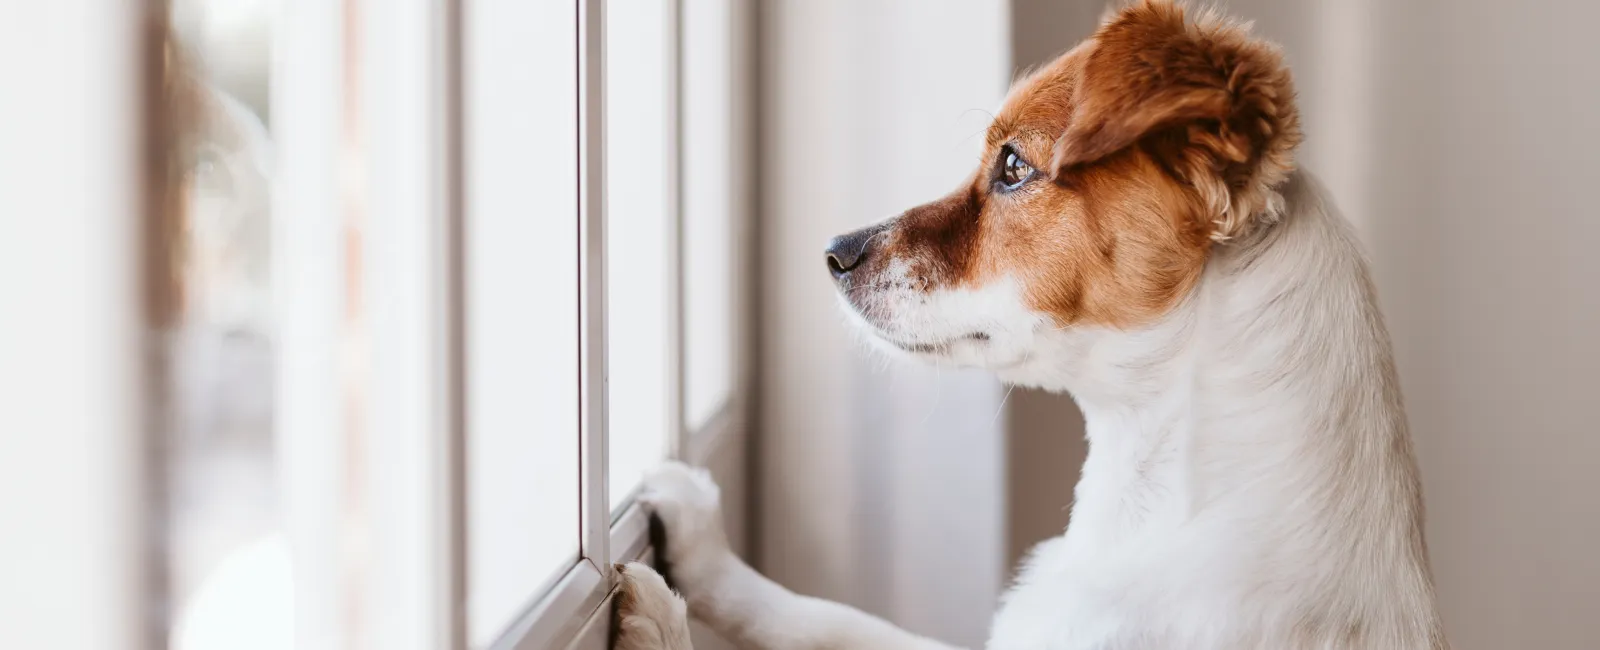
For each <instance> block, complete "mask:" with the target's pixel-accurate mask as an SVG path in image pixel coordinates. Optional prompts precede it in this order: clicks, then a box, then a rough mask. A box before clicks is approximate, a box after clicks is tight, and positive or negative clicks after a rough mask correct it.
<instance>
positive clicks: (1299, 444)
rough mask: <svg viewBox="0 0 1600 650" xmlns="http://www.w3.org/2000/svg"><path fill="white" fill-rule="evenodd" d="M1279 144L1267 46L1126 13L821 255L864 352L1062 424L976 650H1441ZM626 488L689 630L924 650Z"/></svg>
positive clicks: (685, 505) (1307, 203) (1408, 476)
mask: <svg viewBox="0 0 1600 650" xmlns="http://www.w3.org/2000/svg"><path fill="white" fill-rule="evenodd" d="M1299 141H1300V126H1299V119H1298V115H1297V112H1296V108H1295V103H1294V88H1293V86H1292V84H1291V81H1290V75H1289V71H1288V70H1287V68H1286V67H1285V64H1284V62H1283V59H1282V56H1281V55H1280V53H1279V51H1278V50H1277V49H1276V48H1275V47H1274V46H1272V45H1270V44H1268V43H1265V42H1263V41H1261V40H1258V39H1256V38H1254V37H1252V36H1251V35H1250V34H1249V32H1248V28H1247V27H1244V26H1241V25H1239V24H1236V23H1232V22H1229V21H1226V20H1224V19H1222V18H1220V17H1218V16H1216V15H1214V14H1210V13H1205V14H1203V15H1199V16H1185V12H1184V10H1183V9H1182V8H1181V7H1179V6H1177V5H1175V4H1173V3H1171V2H1169V1H1165V0H1148V1H1146V2H1142V3H1139V4H1136V5H1134V6H1131V7H1128V8H1125V9H1123V10H1121V11H1119V12H1117V13H1115V14H1114V15H1112V16H1110V17H1109V18H1108V20H1107V21H1106V22H1105V23H1104V24H1103V25H1102V26H1101V28H1100V29H1099V31H1098V32H1097V33H1096V34H1095V35H1094V36H1093V37H1092V38H1090V39H1089V40H1087V41H1085V42H1084V43H1083V44H1082V45H1080V46H1078V47H1077V48H1075V49H1073V50H1071V51H1070V52H1067V53H1066V54H1065V55H1063V56H1061V57H1060V58H1059V59H1057V60H1056V61H1054V62H1053V63H1051V64H1049V65H1048V66H1046V67H1044V68H1042V69H1040V70H1038V71H1036V72H1034V73H1033V74H1031V75H1030V76H1028V77H1027V78H1025V79H1023V80H1022V81H1020V82H1018V83H1017V84H1016V86H1015V87H1014V88H1013V89H1012V91H1011V93H1010V96H1009V97H1008V98H1007V100H1006V102H1005V105H1004V108H1003V109H1002V110H1001V111H1000V113H999V114H998V116H997V117H996V119H995V120H994V123H993V124H992V125H991V126H990V127H989V131H988V139H987V145H986V152H987V153H986V160H987V161H988V162H986V163H985V164H984V165H983V166H981V167H980V168H979V169H978V170H977V171H976V172H975V173H974V174H973V175H972V177H971V178H969V179H968V180H967V181H966V182H965V183H963V184H962V185H961V186H960V187H959V188H957V189H956V191H955V192H952V193H951V194H950V195H948V196H946V197H944V198H942V199H939V200H936V201H934V202H932V203H929V204H927V205H923V206H920V207H916V208H913V209H911V210H908V211H906V212H905V213H904V214H902V215H900V216H898V217H895V218H893V219H890V220H888V221H885V222H883V223H880V224H877V225H874V226H872V227H869V228H867V229H865V230H861V231H857V232H854V233H850V234H847V235H844V236H842V237H839V238H837V239H835V240H834V241H833V242H832V244H831V245H830V246H829V248H828V257H827V261H828V266H829V269H830V270H831V272H832V273H833V276H834V278H835V279H836V281H837V283H838V287H839V292H840V295H841V296H842V297H843V300H844V302H845V303H846V305H847V307H848V311H849V312H850V313H851V314H852V317H853V318H854V319H855V320H856V321H858V323H859V324H860V325H861V327H863V328H865V329H866V330H867V331H869V332H871V333H872V334H873V335H874V336H873V338H875V339H876V340H878V341H879V342H881V343H883V344H884V345H885V346H886V347H889V348H892V349H895V350H897V351H898V352H899V353H902V354H908V355H911V356H913V357H918V358H925V359H937V360H942V361H951V362H956V363H960V364H965V365H971V366H977V367H982V368H987V369H990V370H992V371H994V372H995V373H996V374H998V375H999V376H1000V378H1002V379H1004V380H1006V381H1008V382H1011V383H1015V384H1022V385H1026V386H1039V387H1043V388H1046V389H1051V390H1059V391H1067V392H1070V393H1071V394H1072V395H1073V397H1074V398H1075V399H1076V400H1077V402H1078V404H1079V406H1080V407H1081V408H1082V410H1083V413H1084V416H1085V418H1086V420H1087V423H1088V438H1089V442H1090V453H1089V457H1088V460H1087V462H1086V463H1085V464H1084V467H1083V477H1082V480H1081V481H1080V482H1079V484H1078V487H1077V492H1076V499H1075V500H1074V505H1073V508H1072V523H1071V526H1070V528H1069V529H1068V530H1067V531H1066V534H1065V535H1063V536H1061V537H1058V538H1055V539H1052V540H1049V541H1046V542H1044V543H1042V544H1040V545H1039V547H1038V548H1037V549H1035V550H1034V551H1033V553H1032V556H1031V558H1030V559H1029V560H1028V561H1027V563H1026V565H1025V566H1024V567H1023V568H1022V570H1021V574H1020V576H1019V577H1018V578H1017V581H1016V585H1015V586H1014V587H1013V588H1012V589H1011V590H1010V593H1009V594H1007V595H1006V597H1005V599H1004V604H1003V606H1002V607H1001V609H1000V611H999V613H998V615H997V616H996V618H995V619H994V624H993V628H992V633H991V638H990V641H989V647H990V648H994V649H997V650H998V649H1008V650H1009V649H1013V648H1015V649H1022V648H1028V649H1043V648H1059V649H1063V650H1066V649H1091V648H1092V649H1096V650H1124V649H1126V650H1134V649H1139V650H1147V649H1150V650H1153V649H1163V650H1165V649H1182V650H1210V649H1219V650H1220V649H1227V650H1243V649H1262V650H1290V649H1313V648H1315V649H1332V648H1339V649H1353V648H1363V649H1366V648H1371V649H1382V650H1389V649H1407V650H1410V649H1417V650H1422V649H1427V650H1434V649H1439V648H1445V647H1446V646H1447V644H1446V641H1445V639H1444V635H1443V631H1442V628H1441V625H1440V621H1439V617H1438V614H1437V611H1436V608H1435V602H1434V592H1433V585H1432V580H1431V577H1430V574H1429V569H1428V558H1427V550H1426V547H1425V545H1424V541H1423V532H1422V497H1421V493H1420V487H1419V481H1418V476H1417V468H1416V463H1415V461H1414V459H1413V456H1412V450H1411V440H1410V438H1409V434H1408V433H1407V430H1406V420H1405V414H1404V411H1403V409H1402V406H1401V400H1400V392H1399V384H1398V381H1397V379H1396V376H1395V369H1394V364H1393V360H1392V356H1391V352H1390V345H1389V338H1388V335H1387V333H1386V332H1385V329H1384V325H1383V321H1382V318H1381V317H1380V315H1379V313H1378V307H1377V303H1376V299H1375V296H1374V293H1373V288H1372V283H1371V281H1370V280H1369V279H1368V273H1367V268H1366V263H1365V261H1364V259H1363V256H1362V253H1361V251H1360V248H1359V246H1358V245H1357V242H1356V240H1355V237H1354V236H1353V235H1352V233H1351V231H1350V228H1349V226H1348V225H1347V223H1346V222H1345V221H1344V219H1343V218H1342V217H1340V216H1339V214H1338V212H1337V210H1336V209H1335V208H1334V206H1333V204H1332V202H1331V201H1330V200H1329V198H1328V196H1327V195H1326V193H1325V192H1324V191H1323V190H1322V188H1321V187H1319V186H1318V184H1317V183H1316V181H1315V180H1313V179H1312V178H1311V177H1310V176H1309V175H1307V174H1305V173H1304V172H1297V171H1295V169H1294V159H1293V156H1294V151H1295V147H1296V145H1297V144H1298V143H1299ZM648 486H649V493H648V494H647V496H646V497H645V499H646V501H647V502H648V503H650V504H651V505H652V506H653V507H654V508H655V510H656V513H657V514H658V515H659V516H660V517H661V519H662V521H663V523H664V525H665V528H666V533H667V543H666V545H665V548H664V554H665V559H666V560H667V561H668V562H669V563H670V567H671V572H672V576H673V578H674V579H675V581H676V585H677V587H678V588H679V589H681V591H682V593H683V596H684V598H686V599H687V605H688V606H687V609H688V611H689V612H690V613H692V614H693V615H694V616H695V617H697V618H700V619H702V620H704V621H705V622H706V623H707V624H708V625H709V626H710V627H711V628H713V629H715V630H716V631H718V632H719V633H720V634H722V635H723V636H725V637H726V638H727V639H729V640H731V641H733V642H735V643H736V644H737V645H740V646H741V647H748V648H766V649H770V650H799V649H802V648H816V649H837V650H852V649H855V648H861V649H869V648H871V649H882V650H895V649H900V648H907V649H909V648H942V647H944V646H942V645H941V644H939V643H937V642H935V641H932V640H928V639H925V638H921V637H917V636H915V635H912V634H910V633H907V632H904V631H902V630H899V629H897V628H895V627H894V626H892V625H890V624H888V623H886V622H884V621H881V620H878V619H876V618H873V617H871V616H868V615H866V614H864V613H861V612H859V611H857V610H854V609H851V608H848V607H845V606H843V605H839V604H836V603H831V602H826V601H822V600H817V599H813V598H808V597H805V596H800V595H796V594H794V593H791V592H790V591H788V590H786V589H784V588H783V587H781V586H779V585H777V584H775V583H773V582H771V581H769V580H767V579H766V578H764V577H762V576H761V575H760V574H758V573H756V572H755V571H754V570H752V569H751V568H750V567H748V566H746V565H745V564H743V563H742V562H741V561H740V560H739V559H738V558H737V557H735V556H734V555H733V554H732V553H731V552H729V550H728V547H727V544H726V542H725V540H724V537H723V534H722V531H721V528H720V523H719V522H720V513H719V510H718V503H717V490H716V487H715V486H714V485H713V484H712V483H711V482H710V481H709V480H708V479H707V478H706V477H705V476H704V475H703V474H700V473H697V472H695V471H694V470H690V469H688V468H686V467H683V466H681V465H670V466H668V467H666V468H664V469H662V470H661V471H659V472H658V473H657V474H656V475H655V476H654V477H652V478H651V479H649V481H648ZM623 590H624V591H623V598H622V599H621V602H620V611H621V614H620V616H621V618H620V625H621V628H620V631H621V635H620V637H619V644H620V647H624V648H630V649H645V648H648V649H652V650H654V649H670V650H687V649H688V648H689V641H688V635H687V633H686V632H685V630H686V627H685V622H684V620H683V611H684V608H683V605H682V603H680V602H679V601H678V600H677V598H676V597H675V596H673V594H672V592H671V591H669V590H668V589H667V588H666V586H665V583H663V582H662V581H661V580H660V578H659V577H658V576H656V575H655V574H654V573H653V572H651V571H650V570H649V569H648V568H647V567H643V566H642V565H637V564H635V565H629V566H628V567H626V568H625V569H624V570H623Z"/></svg>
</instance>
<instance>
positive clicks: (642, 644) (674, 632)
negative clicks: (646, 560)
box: [612, 562, 693, 650]
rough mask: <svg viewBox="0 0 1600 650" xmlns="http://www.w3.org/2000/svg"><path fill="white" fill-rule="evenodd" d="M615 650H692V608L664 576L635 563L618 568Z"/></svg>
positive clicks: (618, 566)
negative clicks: (690, 639)
mask: <svg viewBox="0 0 1600 650" xmlns="http://www.w3.org/2000/svg"><path fill="white" fill-rule="evenodd" d="M617 576H618V578H619V579H620V581H621V582H620V584H618V585H617V601H616V602H617V636H616V643H615V644H613V645H612V647H613V648H615V650H693V645H692V644H691V643H690V641H689V609H688V606H687V605H685V604H684V602H683V599H682V598H679V597H678V595H677V594H675V593H672V589H670V588H668V587H667V582H666V581H665V580H662V579H661V574H659V573H656V572H655V571H654V570H653V569H651V568H650V567H648V566H646V565H644V564H640V563H638V562H632V563H629V564H626V565H623V564H619V565H617Z"/></svg>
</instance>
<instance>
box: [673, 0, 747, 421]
mask: <svg viewBox="0 0 1600 650" xmlns="http://www.w3.org/2000/svg"><path fill="white" fill-rule="evenodd" d="M729 9H730V6H729V2H728V0H708V1H706V2H689V3H684V5H683V12H684V14H683V30H684V37H683V105H684V110H683V116H684V122H683V231H684V232H683V265H684V267H683V273H684V287H683V301H684V302H683V317H684V360H683V363H684V377H685V380H686V382H687V385H686V386H685V387H684V421H685V423H686V425H687V426H688V428H689V430H690V431H695V430H698V429H699V428H700V427H702V426H704V425H705V424H706V421H707V420H709V419H711V417H712V416H714V415H716V413H717V411H718V410H719V409H720V408H721V407H722V405H723V404H724V403H726V402H727V399H728V395H729V393H730V392H731V391H732V388H733V349H734V346H735V345H737V342H736V341H735V340H734V332H733V278H734V277H735V274H733V273H729V272H728V260H729V259H733V258H732V257H731V254H732V252H733V233H732V228H733V202H732V201H733V187H732V186H731V183H730V181H731V179H732V178H733V177H734V174H733V171H734V168H733V163H734V161H733V160H732V155H733V140H732V136H733V128H734V127H733V112H732V111H733V105H734V101H733V95H732V83H733V70H732V66H733V56H732V55H733V52H732V35H733V29H732V17H731V16H730V15H729Z"/></svg>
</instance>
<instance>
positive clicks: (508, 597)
mask: <svg viewBox="0 0 1600 650" xmlns="http://www.w3.org/2000/svg"><path fill="white" fill-rule="evenodd" d="M465 19H466V20H465V24H464V27H465V35H464V36H465V38H464V39H463V45H464V47H465V59H464V61H463V65H464V68H465V69H466V70H467V71H469V73H470V74H468V75H466V78H465V91H466V97H465V106H466V120H465V128H466V133H465V136H466V137H465V148H464V151H465V159H464V164H465V169H464V172H465V174H464V178H465V180H466V206H465V207H466V219H465V222H466V245H465V250H466V253H467V255H466V278H465V283H464V286H465V289H466V294H467V295H466V298H467V300H466V307H467V313H466V352H467V363H466V367H467V376H466V386H467V388H466V397H467V430H468V435H467V436H466V443H467V463H466V466H467V468H468V473H467V475H468V478H467V490H468V498H467V530H468V535H467V540H468V553H467V558H468V559H467V563H468V566H469V570H468V580H467V602H468V607H467V620H468V627H469V628H470V630H469V635H468V636H469V639H470V640H471V641H472V642H473V644H474V645H477V646H483V645H487V644H488V643H490V642H492V641H493V640H494V639H496V638H498V637H499V636H500V634H501V632H502V631H503V630H504V629H506V627H508V626H509V625H511V623H512V622H513V621H515V620H516V618H517V616H518V615H520V614H521V613H522V612H523V610H524V609H526V608H527V607H528V604H529V603H530V602H532V601H533V599H534V597H535V595H537V594H538V593H539V591H540V590H542V589H543V588H545V587H546V586H548V584H549V582H550V581H551V580H552V579H554V578H555V577H557V576H559V575H560V574H561V573H563V572H564V571H566V570H567V569H570V568H571V567H572V566H574V565H575V564H576V563H577V562H578V560H579V555H580V548H579V496H580V492H579V486H580V484H579V478H580V473H579V463H578V462H577V460H578V458H579V430H580V422H579V407H578V405H579V401H578V400H579V385H578V377H579V372H580V367H579V354H580V348H579V334H578V324H579V323H578V319H579V269H578V264H579V254H578V246H579V234H578V228H579V221H578V215H579V203H578V201H579V196H578V192H577V187H578V178H579V173H578V172H579V169H578V153H579V150H578V112H577V106H578V88H577V85H576V83H575V81H576V73H575V71H576V70H577V49H578V35H577V31H576V29H575V28H574V26H575V25H576V24H577V5H576V4H575V3H527V2H478V3H473V4H472V5H471V6H470V8H469V10H468V11H467V13H466V16H465ZM530 154H533V155H530Z"/></svg>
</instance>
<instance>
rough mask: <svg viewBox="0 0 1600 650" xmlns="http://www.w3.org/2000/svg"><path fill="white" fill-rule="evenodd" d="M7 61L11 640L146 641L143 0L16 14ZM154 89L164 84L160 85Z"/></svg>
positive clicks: (2, 183)
mask: <svg viewBox="0 0 1600 650" xmlns="http://www.w3.org/2000/svg"><path fill="white" fill-rule="evenodd" d="M6 9H7V11H6V13H7V16H6V18H5V20H3V21H0V72H3V73H4V75H3V76H4V78H5V79H7V80H8V83H11V84H16V85H14V86H13V88H15V89H25V90H16V91H12V92H8V93H7V95H6V98H5V100H4V101H3V102H0V142H3V143H4V146H0V305H4V306H3V307H0V310H4V313H5V315H4V316H0V358H3V359H4V361H3V362H0V391H3V392H4V395H6V397H5V398H4V399H0V430H3V431H4V433H0V476H4V477H5V479H4V485H5V489H4V490H0V530H4V531H5V532H4V533H3V534H0V546H3V548H0V575H3V576H5V577H4V579H0V611H3V612H5V621H6V622H5V624H4V625H0V647H6V648H46V647H48V648H64V649H67V650H79V649H82V650H90V649H94V648H130V649H133V650H153V649H154V648H156V647H158V646H159V645H160V644H161V643H162V638H163V637H162V635H161V633H160V631H159V629H157V627H156V626H153V625H151V621H150V619H149V618H147V617H145V616H144V614H145V613H146V612H145V611H143V609H144V608H145V607H148V606H152V605H154V604H152V603H149V599H148V598H147V596H148V595H149V593H150V591H149V589H148V588H149V586H150V585H151V584H152V583H153V582H156V581H159V580H160V577H159V575H160V570H159V567H157V566H153V562H152V558H153V557H156V555H155V552H156V550H157V549H155V547H154V545H153V544H152V542H153V541H154V537H153V535H152V533H153V530H152V528H151V525H152V523H153V522H152V520H151V518H148V517H147V514H148V512H149V510H148V508H149V507H150V506H151V504H152V503H153V502H154V500H155V496H156V495H154V494H153V493H152V491H151V490H150V486H151V485H152V483H151V476H150V474H149V473H148V471H149V465H150V463H149V462H147V461H149V460H150V456H151V455H152V452H153V446H152V445H151V443H152V441H153V438H152V437H151V432H152V428H151V427H149V426H147V425H149V424H150V423H151V422H152V420H153V415H154V414H153V413H152V412H151V411H149V409H148V407H147V404H148V403H149V400H148V398H149V397H150V396H151V393H150V392H147V391H149V390H150V388H149V387H150V386H151V383H150V381H151V379H152V375H151V373H150V371H151V368H152V364H151V363H150V361H151V355H150V354H148V348H147V347H146V346H147V345H148V344H149V343H150V341H149V340H147V339H145V338H143V337H141V336H140V332H141V331H143V328H144V326H145V324H146V322H147V320H148V319H150V318H152V317H153V316H154V312H155V311H156V304H155V303H154V302H153V301H150V302H147V299H148V298H149V294H145V293H144V292H143V289H145V288H146V285H145V284H144V283H143V282H142V277H141V276H143V275H145V274H146V272H147V271H148V270H149V268H150V267H149V266H148V265H149V264H150V263H151V262H152V260H149V259H146V257H145V256H144V255H143V254H142V253H143V249H142V247H141V245H142V244H143V243H144V242H145V241H146V240H147V239H148V238H149V237H151V236H152V235H153V234H154V233H155V232H156V231H155V230H154V229H151V228H149V226H151V225H152V224H153V223H154V222H153V221H152V217H153V214H154V211H153V208H154V201H152V199H153V197H155V196H158V195H157V194H155V193H154V192H156V191H157V190H156V189H155V188H156V187H158V186H159V182H156V181H157V177H156V176H155V175H153V174H151V173H149V169H150V168H149V166H148V165H147V163H148V162H149V158H147V157H146V156H145V154H146V153H148V152H149V151H148V150H147V149H145V145H146V144H147V143H148V142H149V140H151V139H152V138H153V137H155V134H157V133H159V131H158V130H156V129H154V128H152V127H153V126H154V125H156V124H159V122H158V121H157V120H158V119H159V114H158V113H152V112H151V111H150V110H148V109H149V108H150V107H151V106H153V105H155V104H156V102H155V101H153V100H155V99H156V97H157V96H158V95H153V94H150V93H151V90H152V86H153V84H151V83H150V82H151V81H152V80H154V79H155V78H158V76H157V75H156V74H155V72H156V71H157V70H158V69H159V68H158V64H157V62H159V60H160V59H159V57H158V53H159V52H160V49H159V47H158V43H157V42H155V41H153V39H152V38H151V37H152V36H154V35H157V34H159V33H160V32H159V31H158V30H157V29H155V27H157V26H159V25H160V23H159V22H158V21H157V20H156V19H155V18H154V17H155V16H157V15H159V14H157V13H154V10H155V8H154V7H152V6H150V4H149V3H145V2H123V1H117V0H52V1H51V2H40V3H18V4H15V5H14V6H12V5H8V6H7V7H6ZM154 87H155V88H159V86H154Z"/></svg>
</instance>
